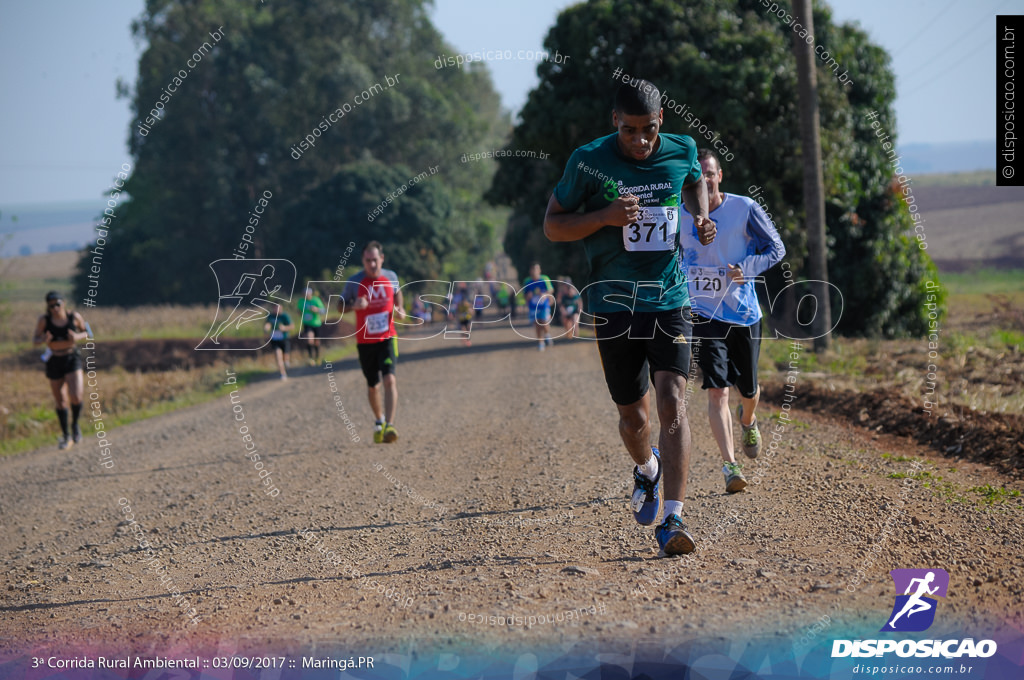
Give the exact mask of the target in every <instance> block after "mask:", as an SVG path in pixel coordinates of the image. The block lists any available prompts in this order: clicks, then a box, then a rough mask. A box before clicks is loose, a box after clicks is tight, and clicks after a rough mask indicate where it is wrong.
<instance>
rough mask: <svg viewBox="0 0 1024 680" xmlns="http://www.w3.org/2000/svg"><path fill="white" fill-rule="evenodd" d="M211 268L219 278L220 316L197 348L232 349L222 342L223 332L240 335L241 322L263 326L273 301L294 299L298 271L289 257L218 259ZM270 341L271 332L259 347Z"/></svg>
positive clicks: (272, 307)
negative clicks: (285, 258)
mask: <svg viewBox="0 0 1024 680" xmlns="http://www.w3.org/2000/svg"><path fill="white" fill-rule="evenodd" d="M210 269H212V270H213V275H214V277H216V279H217V293H218V300H217V316H216V318H214V320H213V324H212V325H211V326H210V330H209V331H208V332H207V334H206V337H205V338H203V341H202V342H200V343H199V344H198V345H196V349H205V350H230V349H232V348H231V347H225V346H223V345H221V335H223V334H226V335H227V337H228V338H235V337H238V336H239V335H240V334H241V333H242V332H243V331H242V326H245V325H247V324H252V323H254V322H255V327H257V328H260V329H262V327H263V321H264V320H265V319H266V318H267V316H268V315H269V314H270V312H271V311H272V310H273V309H274V305H275V304H282V305H284V304H287V303H288V302H290V301H291V299H292V290H293V289H294V288H295V279H296V271H295V265H294V264H292V263H291V262H290V261H289V260H235V259H230V260H228V259H224V260H215V261H214V262H211V263H210ZM231 331H233V332H231ZM269 342H270V339H269V336H268V337H267V338H266V339H265V340H264V341H263V345H261V346H260V347H263V346H265V345H267V344H268V343H269ZM251 349H259V348H251Z"/></svg>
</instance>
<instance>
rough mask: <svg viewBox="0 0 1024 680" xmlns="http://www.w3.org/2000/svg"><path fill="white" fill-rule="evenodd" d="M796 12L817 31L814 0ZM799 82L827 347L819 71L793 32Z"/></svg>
mask: <svg viewBox="0 0 1024 680" xmlns="http://www.w3.org/2000/svg"><path fill="white" fill-rule="evenodd" d="M793 14H794V15H795V17H796V19H797V21H799V22H800V23H801V24H803V25H804V26H805V27H806V28H807V30H808V32H809V33H810V34H811V35H813V34H814V17H813V14H812V12H811V0H794V2H793ZM793 53H794V54H795V55H796V73H797V83H798V86H799V93H800V145H801V148H802V149H803V164H804V208H805V211H806V214H807V274H808V276H809V278H810V280H811V281H810V287H811V294H812V295H814V298H815V299H816V300H817V302H818V305H817V308H816V309H815V314H814V320H813V321H812V322H811V331H812V332H813V333H814V336H815V337H814V350H815V351H816V352H821V351H823V350H826V349H828V347H829V345H830V344H831V338H830V336H829V335H828V334H827V331H828V330H829V329H830V328H832V309H831V305H830V303H829V286H828V284H827V282H828V261H827V258H826V247H825V182H824V178H823V177H822V171H821V130H820V128H821V119H820V117H819V115H818V74H817V68H816V66H815V59H814V45H813V44H808V43H807V41H806V40H805V39H803V38H801V37H800V36H799V35H797V34H796V32H793Z"/></svg>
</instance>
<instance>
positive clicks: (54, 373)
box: [46, 350, 82, 380]
mask: <svg viewBox="0 0 1024 680" xmlns="http://www.w3.org/2000/svg"><path fill="white" fill-rule="evenodd" d="M80 370H82V357H80V356H79V355H78V351H77V350H75V351H74V352H72V353H71V354H64V355H62V356H57V355H56V354H54V355H53V356H52V357H50V358H49V359H47V360H46V377H47V378H49V379H50V380H61V379H62V378H63V377H64V376H66V375H68V374H69V373H74V372H75V371H80Z"/></svg>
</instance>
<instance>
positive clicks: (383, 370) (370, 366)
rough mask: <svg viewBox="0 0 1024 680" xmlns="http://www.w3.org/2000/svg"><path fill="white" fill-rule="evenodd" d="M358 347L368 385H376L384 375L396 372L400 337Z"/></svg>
mask: <svg viewBox="0 0 1024 680" xmlns="http://www.w3.org/2000/svg"><path fill="white" fill-rule="evenodd" d="M356 348H357V349H358V350H359V367H360V368H362V369H363V375H364V376H365V377H366V385H367V386H368V387H376V386H377V383H379V382H380V377H381V376H382V375H388V374H389V373H394V372H395V361H396V360H397V359H398V338H388V339H387V340H382V341H381V342H368V343H365V344H359V345H356Z"/></svg>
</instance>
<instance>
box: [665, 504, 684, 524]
mask: <svg viewBox="0 0 1024 680" xmlns="http://www.w3.org/2000/svg"><path fill="white" fill-rule="evenodd" d="M664 507H665V513H664V516H663V518H662V521H664V518H665V517H668V516H669V515H677V516H679V518H680V519H682V517H683V502H682V501H665V506H664Z"/></svg>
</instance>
